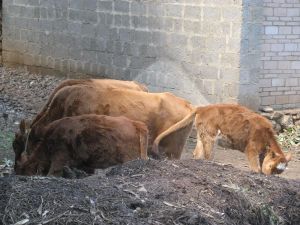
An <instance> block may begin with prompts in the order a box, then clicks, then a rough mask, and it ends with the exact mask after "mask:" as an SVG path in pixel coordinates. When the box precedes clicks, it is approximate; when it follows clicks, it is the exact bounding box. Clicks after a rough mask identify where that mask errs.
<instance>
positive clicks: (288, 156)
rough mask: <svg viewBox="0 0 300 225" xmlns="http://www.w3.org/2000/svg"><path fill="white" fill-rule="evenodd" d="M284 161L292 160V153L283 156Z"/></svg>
mask: <svg viewBox="0 0 300 225" xmlns="http://www.w3.org/2000/svg"><path fill="white" fill-rule="evenodd" d="M285 159H286V161H287V162H289V161H291V159H292V153H291V152H288V153H287V154H285Z"/></svg>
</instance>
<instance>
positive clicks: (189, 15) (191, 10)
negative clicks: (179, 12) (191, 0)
mask: <svg viewBox="0 0 300 225" xmlns="http://www.w3.org/2000/svg"><path fill="white" fill-rule="evenodd" d="M201 15H202V8H201V7H200V6H186V7H185V8H184V18H185V19H194V20H200V19H201Z"/></svg>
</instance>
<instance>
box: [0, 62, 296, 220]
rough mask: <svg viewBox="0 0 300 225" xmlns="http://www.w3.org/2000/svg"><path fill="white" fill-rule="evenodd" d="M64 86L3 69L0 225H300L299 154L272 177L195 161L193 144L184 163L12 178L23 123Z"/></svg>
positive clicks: (217, 157)
mask: <svg viewBox="0 0 300 225" xmlns="http://www.w3.org/2000/svg"><path fill="white" fill-rule="evenodd" d="M63 79H64V78H62V77H54V76H41V75H34V74H29V73H27V72H25V71H22V70H11V69H7V68H3V67H0V164H1V161H2V162H3V161H5V165H2V166H0V175H1V174H2V175H3V174H4V173H3V171H7V173H5V174H6V176H5V177H3V178H0V190H1V191H0V224H245V225H246V224H295V225H296V224H297V225H298V224H300V163H299V162H300V152H299V149H293V153H294V154H293V160H292V161H291V162H290V163H289V169H288V170H287V171H285V172H284V173H283V174H282V175H279V176H268V177H267V176H264V175H261V174H254V173H251V172H250V171H249V168H248V165H247V160H246V158H245V155H244V154H243V153H240V152H239V151H235V150H231V149H224V148H222V147H219V146H216V148H215V151H214V152H215V153H214V160H213V162H207V161H202V160H198V161H196V160H192V159H191V156H192V153H191V149H192V148H193V146H194V142H193V139H190V141H189V145H188V148H189V149H188V150H187V151H186V152H185V153H184V154H183V156H182V160H178V161H155V160H150V161H147V162H144V161H139V160H137V161H132V162H129V163H127V164H124V165H122V166H116V167H113V168H109V169H107V170H97V175H94V176H90V177H87V178H84V179H76V180H69V179H63V178H59V179H57V178H49V177H22V176H14V175H10V172H11V171H10V170H11V165H9V164H11V161H9V160H7V159H10V160H12V159H13V157H14V156H13V151H12V147H11V141H12V139H13V137H14V132H15V131H16V130H17V129H18V124H19V121H20V119H22V118H27V119H31V118H33V117H34V116H35V115H36V113H37V112H38V110H39V109H40V108H41V106H42V105H43V104H44V103H45V101H46V100H47V97H48V96H49V93H50V92H51V91H52V90H53V89H54V87H55V86H56V85H57V84H58V83H59V82H60V81H61V80H63ZM2 164H3V163H2ZM285 178H288V179H285Z"/></svg>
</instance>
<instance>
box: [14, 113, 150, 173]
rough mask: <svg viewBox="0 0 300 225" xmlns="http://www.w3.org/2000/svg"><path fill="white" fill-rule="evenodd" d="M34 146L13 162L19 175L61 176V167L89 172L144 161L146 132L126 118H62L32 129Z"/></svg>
mask: <svg viewBox="0 0 300 225" xmlns="http://www.w3.org/2000/svg"><path fill="white" fill-rule="evenodd" d="M30 136H31V137H32V138H33V139H34V140H35V142H34V143H35V146H32V147H33V148H32V149H33V151H32V152H31V154H30V155H28V154H27V153H26V152H23V153H22V154H21V155H20V156H19V157H17V158H16V161H15V171H16V174H19V175H54V176H61V175H62V171H63V168H64V167H65V166H68V167H74V168H77V169H81V170H84V171H85V172H87V173H92V172H93V171H94V169H95V168H107V167H109V166H113V165H116V164H120V163H124V162H127V161H130V160H133V159H138V158H142V159H147V144H148V143H147V142H148V139H147V137H148V129H147V127H146V125H145V124H144V123H142V122H137V121H133V120H129V119H127V118H126V117H110V116H104V115H94V114H89V115H82V116H74V117H65V118H63V119H60V120H56V121H54V122H52V123H50V124H49V125H48V126H46V127H45V128H43V129H40V130H34V129H33V130H32V131H31V134H30Z"/></svg>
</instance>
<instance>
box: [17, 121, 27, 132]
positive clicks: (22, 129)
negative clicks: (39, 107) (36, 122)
mask: <svg viewBox="0 0 300 225" xmlns="http://www.w3.org/2000/svg"><path fill="white" fill-rule="evenodd" d="M19 128H20V132H21V134H25V132H26V121H25V119H22V120H21V122H20V126H19Z"/></svg>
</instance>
